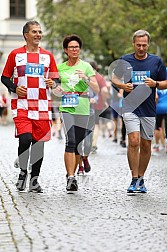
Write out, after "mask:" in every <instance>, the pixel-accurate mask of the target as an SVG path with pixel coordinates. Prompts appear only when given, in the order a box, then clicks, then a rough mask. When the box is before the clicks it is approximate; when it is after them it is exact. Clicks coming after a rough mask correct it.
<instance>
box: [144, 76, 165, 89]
mask: <svg viewBox="0 0 167 252" xmlns="http://www.w3.org/2000/svg"><path fill="white" fill-rule="evenodd" d="M145 84H146V85H147V86H149V87H156V88H158V89H167V80H164V81H155V80H153V79H151V78H146V79H145Z"/></svg>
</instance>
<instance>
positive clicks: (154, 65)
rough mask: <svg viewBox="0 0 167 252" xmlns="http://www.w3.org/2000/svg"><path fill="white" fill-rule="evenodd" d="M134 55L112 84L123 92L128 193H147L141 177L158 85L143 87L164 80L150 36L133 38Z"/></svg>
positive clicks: (142, 34) (137, 34)
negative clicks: (130, 175)
mask: <svg viewBox="0 0 167 252" xmlns="http://www.w3.org/2000/svg"><path fill="white" fill-rule="evenodd" d="M132 43H133V47H134V53H132V54H128V55H124V56H122V57H121V59H120V60H118V64H117V66H116V68H115V70H114V73H113V75H112V82H113V84H114V85H115V86H116V87H118V88H121V89H123V90H124V99H123V119H124V122H125V126H126V130H127V134H128V152H127V157H128V162H129V167H130V170H131V174H132V181H131V184H130V186H129V187H128V189H127V192H129V193H131V192H136V191H138V192H141V193H146V192H147V189H146V187H145V185H144V174H145V171H146V169H147V166H148V163H149V160H150V156H151V140H152V139H153V134H154V129H155V128H154V127H155V116H156V103H155V91H156V86H157V85H154V87H153V85H151V84H150V85H149V84H148V85H146V84H145V79H146V78H152V79H154V80H156V81H161V80H165V78H166V69H165V65H164V64H163V62H162V60H161V59H160V58H159V57H158V56H156V55H153V54H149V53H148V52H147V51H148V48H149V45H150V34H149V33H148V32H147V31H145V30H138V31H136V32H135V33H134V34H133V41H132Z"/></svg>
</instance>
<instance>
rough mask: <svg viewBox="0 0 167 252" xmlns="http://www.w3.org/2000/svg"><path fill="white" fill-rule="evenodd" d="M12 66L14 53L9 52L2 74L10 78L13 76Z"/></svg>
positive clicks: (13, 64) (13, 65)
mask: <svg viewBox="0 0 167 252" xmlns="http://www.w3.org/2000/svg"><path fill="white" fill-rule="evenodd" d="M14 67H15V54H14V53H13V52H11V53H10V54H9V56H8V59H7V61H6V64H5V67H4V69H3V72H2V75H3V76H5V77H8V78H11V77H12V76H13V72H14Z"/></svg>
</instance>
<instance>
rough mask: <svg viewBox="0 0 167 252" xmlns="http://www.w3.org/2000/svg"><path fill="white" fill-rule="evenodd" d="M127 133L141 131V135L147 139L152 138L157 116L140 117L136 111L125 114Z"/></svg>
mask: <svg viewBox="0 0 167 252" xmlns="http://www.w3.org/2000/svg"><path fill="white" fill-rule="evenodd" d="M123 120H124V123H125V126H126V130H127V134H130V133H132V132H135V131H137V132H140V136H141V137H142V138H144V139H146V140H152V139H153V136H154V129H155V117H138V116H137V115H135V114H134V113H131V112H128V113H124V114H123Z"/></svg>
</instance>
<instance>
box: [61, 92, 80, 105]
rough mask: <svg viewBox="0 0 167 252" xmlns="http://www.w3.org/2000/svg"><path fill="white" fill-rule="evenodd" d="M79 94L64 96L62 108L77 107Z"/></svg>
mask: <svg viewBox="0 0 167 252" xmlns="http://www.w3.org/2000/svg"><path fill="white" fill-rule="evenodd" d="M78 97H79V95H78V94H65V95H63V96H62V102H61V105H62V107H77V106H78V104H79V98H78Z"/></svg>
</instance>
